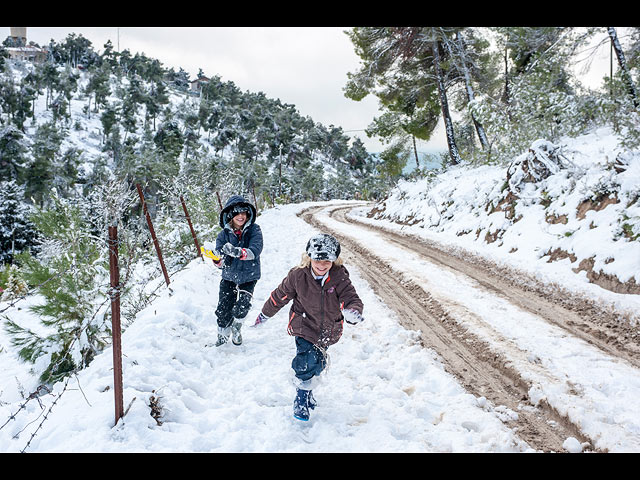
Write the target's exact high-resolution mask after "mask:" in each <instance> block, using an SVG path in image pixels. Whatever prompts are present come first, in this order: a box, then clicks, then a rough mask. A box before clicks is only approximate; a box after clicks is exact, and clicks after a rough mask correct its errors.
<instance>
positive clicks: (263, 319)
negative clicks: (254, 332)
mask: <svg viewBox="0 0 640 480" xmlns="http://www.w3.org/2000/svg"><path fill="white" fill-rule="evenodd" d="M269 318H270V317H267V316H266V315H265V314H264V313H262V312H260V313H259V314H258V318H256V323H254V324H253V326H254V327H257V326H258V325H260V324H261V323H265V322H266V321H267V320H269Z"/></svg>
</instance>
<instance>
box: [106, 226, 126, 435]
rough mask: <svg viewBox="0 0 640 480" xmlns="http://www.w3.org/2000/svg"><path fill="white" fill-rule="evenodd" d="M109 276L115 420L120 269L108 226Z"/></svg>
mask: <svg viewBox="0 0 640 480" xmlns="http://www.w3.org/2000/svg"><path fill="white" fill-rule="evenodd" d="M108 245H109V276H110V280H111V293H110V296H111V337H112V345H113V392H114V398H115V413H116V420H115V424H117V423H118V420H119V419H120V418H122V417H123V416H124V401H123V398H122V397H123V394H122V390H123V388H122V328H121V326H120V271H119V269H118V229H117V227H115V226H110V227H109V242H108Z"/></svg>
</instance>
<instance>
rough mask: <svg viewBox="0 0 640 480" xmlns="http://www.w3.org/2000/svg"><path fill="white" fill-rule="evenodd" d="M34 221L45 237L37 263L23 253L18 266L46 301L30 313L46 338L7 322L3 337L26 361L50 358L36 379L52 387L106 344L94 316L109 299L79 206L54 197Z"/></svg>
mask: <svg viewBox="0 0 640 480" xmlns="http://www.w3.org/2000/svg"><path fill="white" fill-rule="evenodd" d="M32 218H33V221H34V223H35V225H36V228H37V230H38V231H39V232H40V233H41V234H42V236H43V237H44V241H43V243H42V246H41V251H40V253H39V255H38V258H36V257H34V256H32V255H30V254H29V253H27V252H25V253H23V254H20V255H19V256H18V257H17V260H18V263H19V264H20V268H21V272H22V273H23V275H24V277H25V279H26V280H27V282H28V283H29V284H30V285H38V286H39V288H38V292H39V293H40V294H41V295H42V297H43V299H44V301H43V303H40V304H38V305H35V306H33V307H30V309H31V311H32V312H33V313H34V314H36V315H38V316H39V318H40V321H41V323H42V326H43V327H44V330H41V331H43V332H47V333H35V332H34V331H32V330H30V329H28V328H25V327H22V326H20V325H19V324H18V323H16V322H14V321H8V322H7V331H8V333H9V334H10V336H11V338H12V340H11V341H12V344H13V345H14V346H16V347H18V348H19V349H20V350H19V355H20V356H21V357H22V358H23V359H24V360H25V361H30V362H34V361H35V360H36V359H38V358H39V357H41V356H43V355H47V356H48V366H47V367H46V369H45V370H44V371H43V372H41V376H40V378H41V380H42V381H43V382H47V383H53V382H55V381H57V380H59V379H61V378H62V377H64V376H65V375H68V374H69V373H70V372H73V371H74V370H76V369H78V368H81V367H83V366H86V365H87V364H89V362H90V361H91V360H92V359H93V357H94V356H95V354H96V353H97V352H99V351H100V350H101V349H102V348H103V347H104V346H105V345H106V342H107V340H108V333H109V332H108V325H107V324H106V322H105V319H104V318H103V319H100V317H99V316H98V315H97V314H98V312H99V310H100V308H101V305H104V304H105V303H106V302H105V298H108V297H107V295H106V291H105V290H106V287H107V285H108V282H107V279H106V273H105V272H106V271H107V269H106V268H105V262H106V255H105V251H106V249H105V248H104V242H103V240H102V239H97V238H96V237H95V236H94V235H92V234H91V231H90V229H89V224H88V223H87V221H86V219H83V218H82V215H81V210H80V209H79V208H78V206H76V205H73V203H72V202H70V201H68V200H64V199H63V198H61V197H58V196H57V195H55V194H54V195H53V197H52V201H51V208H50V209H47V210H38V211H37V212H36V213H35V214H34V215H33V217H32Z"/></svg>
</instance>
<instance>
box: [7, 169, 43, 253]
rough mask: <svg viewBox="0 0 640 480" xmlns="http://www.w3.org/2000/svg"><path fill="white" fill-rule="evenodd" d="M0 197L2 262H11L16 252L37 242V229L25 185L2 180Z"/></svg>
mask: <svg viewBox="0 0 640 480" xmlns="http://www.w3.org/2000/svg"><path fill="white" fill-rule="evenodd" d="M0 198H2V202H0V263H11V262H13V258H14V256H15V254H17V253H20V252H22V251H23V250H25V249H28V248H29V247H32V246H34V245H36V244H37V238H36V231H35V227H34V225H33V223H31V221H30V220H29V215H30V213H31V208H30V207H29V205H27V204H26V203H25V202H24V187H22V186H20V185H18V184H17V183H16V182H15V181H14V180H11V181H0Z"/></svg>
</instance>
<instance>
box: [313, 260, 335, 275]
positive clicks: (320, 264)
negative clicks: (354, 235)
mask: <svg viewBox="0 0 640 480" xmlns="http://www.w3.org/2000/svg"><path fill="white" fill-rule="evenodd" d="M332 265H333V262H332V261H331V260H313V259H311V268H312V269H313V273H315V274H316V275H324V274H325V273H327V272H328V271H329V270H330V269H331V266H332Z"/></svg>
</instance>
